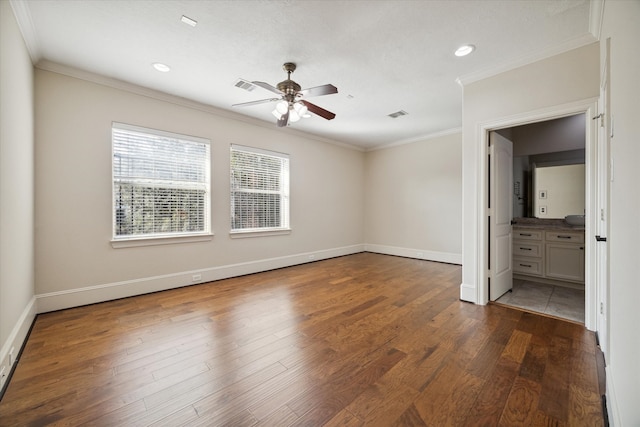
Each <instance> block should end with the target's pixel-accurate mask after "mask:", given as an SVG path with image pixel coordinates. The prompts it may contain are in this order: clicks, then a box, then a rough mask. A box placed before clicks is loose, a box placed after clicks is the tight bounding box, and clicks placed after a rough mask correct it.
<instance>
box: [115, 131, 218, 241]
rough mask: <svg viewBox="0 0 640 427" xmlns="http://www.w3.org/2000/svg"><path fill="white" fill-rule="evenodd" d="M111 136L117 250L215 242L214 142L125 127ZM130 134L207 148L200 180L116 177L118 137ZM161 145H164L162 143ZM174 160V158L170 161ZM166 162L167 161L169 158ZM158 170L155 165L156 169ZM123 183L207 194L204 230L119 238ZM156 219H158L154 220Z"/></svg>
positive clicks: (122, 236)
mask: <svg viewBox="0 0 640 427" xmlns="http://www.w3.org/2000/svg"><path fill="white" fill-rule="evenodd" d="M111 129H112V132H111V150H112V156H111V159H112V165H111V166H112V168H111V171H112V180H111V188H112V197H111V212H112V240H111V245H112V246H113V247H114V248H123V247H132V246H149V245H166V244H174V243H191V242H200V241H206V240H211V239H212V236H213V233H212V231H211V142H210V141H209V140H208V139H205V138H199V137H194V136H189V135H181V134H176V133H172V132H166V131H161V130H157V129H149V128H144V127H140V126H133V125H129V124H124V123H117V122H113V123H112V127H111ZM122 132H124V133H129V134H131V135H132V136H138V137H140V136H142V137H145V136H146V137H149V138H150V139H160V140H161V139H166V140H170V141H171V143H174V144H175V142H176V141H178V142H180V143H185V144H196V145H201V146H204V147H205V154H204V155H203V156H202V158H201V160H202V162H203V165H202V168H203V169H204V171H203V174H201V175H200V176H201V178H200V179H195V180H193V181H187V180H179V181H175V180H167V179H162V178H159V177H149V176H144V177H141V176H138V177H136V176H125V175H122V176H116V163H115V162H116V138H115V136H116V134H121V133H122ZM160 142H161V141H160ZM169 159H170V158H169ZM164 160H167V159H166V158H165V159H164ZM154 166H155V165H154ZM171 166H172V167H180V165H179V164H178V163H176V164H174V165H171ZM121 183H132V184H134V185H142V186H145V187H159V188H168V189H173V190H176V189H188V190H193V189H197V190H200V191H204V200H203V207H202V215H203V216H204V220H203V224H202V225H203V227H202V229H198V230H194V231H184V230H181V231H155V232H146V233H131V234H124V235H123V234H117V233H118V226H119V225H118V220H119V219H118V217H119V215H122V214H121V213H119V209H122V205H121V201H119V200H118V198H117V190H116V186H117V185H119V184H121ZM154 219H155V218H154Z"/></svg>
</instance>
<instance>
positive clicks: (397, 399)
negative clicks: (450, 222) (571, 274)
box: [0, 253, 603, 427]
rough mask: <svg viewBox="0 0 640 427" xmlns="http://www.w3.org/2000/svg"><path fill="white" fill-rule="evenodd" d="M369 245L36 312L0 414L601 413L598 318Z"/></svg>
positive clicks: (382, 418) (496, 416) (58, 417)
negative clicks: (525, 308) (567, 313)
mask: <svg viewBox="0 0 640 427" xmlns="http://www.w3.org/2000/svg"><path fill="white" fill-rule="evenodd" d="M460 275H461V268H460V266H456V265H449V264H440V263H434V262H428V261H421V260H414V259H407V258H400V257H393V256H386V255H378V254H372V253H361V254H356V255H350V256H344V257H339V258H334V259H329V260H324V261H318V262H313V263H309V264H304V265H298V266H294V267H289V268H284V269H278V270H274V271H268V272H264V273H259V274H252V275H247V276H242V277H237V278H231V279H226V280H220V281H217V282H212V283H205V284H200V285H194V286H189V287H185V288H180V289H174V290H170V291H165V292H158V293H153V294H148V295H142V296H138V297H133V298H126V299H122V300H117V301H110V302H105V303H101V304H95V305H91V306H85V307H78V308H74V309H69V310H62V311H59V312H53V313H47V314H42V315H39V316H38V317H37V319H36V321H35V324H34V326H33V329H32V331H31V335H30V337H29V340H28V342H27V343H26V345H25V348H24V351H23V353H22V356H21V358H20V360H19V361H18V364H17V367H16V370H15V373H14V375H13V378H12V379H11V381H10V383H9V385H8V388H7V391H6V393H5V395H4V397H3V399H2V401H0V426H23V425H24V426H30V425H33V426H41V425H60V426H63V425H64V426H80V425H96V426H127V427H129V426H149V425H158V426H172V427H173V426H179V425H188V426H193V425H207V426H211V425H216V426H220V425H232V426H254V425H258V426H278V427H285V426H290V425H313V426H321V425H326V426H365V425H371V426H385V427H386V426H410V425H413V426H425V425H428V426H432V425H438V426H440V425H499V424H500V423H502V424H503V425H519V424H528V425H558V426H565V425H566V426H573V425H579V426H583V425H594V426H601V425H603V418H602V410H601V406H600V405H601V403H600V396H599V392H598V387H599V382H598V376H597V364H596V360H597V359H596V355H597V353H596V351H595V350H596V344H595V338H594V334H593V333H592V332H589V331H587V330H586V329H585V328H584V326H582V325H578V324H575V323H570V322H564V321H561V320H558V319H552V318H548V317H543V316H539V315H536V314H531V313H524V312H521V311H518V310H515V309H511V308H507V307H502V306H498V305H488V306H478V305H473V304H468V303H464V302H461V301H460V300H459V285H460V281H461V276H460Z"/></svg>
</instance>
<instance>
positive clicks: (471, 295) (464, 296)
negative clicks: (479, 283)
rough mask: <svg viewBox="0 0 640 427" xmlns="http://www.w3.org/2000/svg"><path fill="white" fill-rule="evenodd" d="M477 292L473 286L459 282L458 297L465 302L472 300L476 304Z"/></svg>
mask: <svg viewBox="0 0 640 427" xmlns="http://www.w3.org/2000/svg"><path fill="white" fill-rule="evenodd" d="M477 297H478V292H477V290H476V287H475V286H471V285H467V284H465V283H461V284H460V299H461V300H462V301H466V302H472V303H474V304H478V300H477Z"/></svg>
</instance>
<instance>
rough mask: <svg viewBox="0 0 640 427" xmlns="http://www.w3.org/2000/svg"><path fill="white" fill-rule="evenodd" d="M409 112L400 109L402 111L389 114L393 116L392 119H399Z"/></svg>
mask: <svg viewBox="0 0 640 427" xmlns="http://www.w3.org/2000/svg"><path fill="white" fill-rule="evenodd" d="M407 114H409V113H407V112H406V111H404V110H400V111H396V112H395V113H391V114H389V117H391V118H392V119H397V118H398V117H400V116H406V115H407Z"/></svg>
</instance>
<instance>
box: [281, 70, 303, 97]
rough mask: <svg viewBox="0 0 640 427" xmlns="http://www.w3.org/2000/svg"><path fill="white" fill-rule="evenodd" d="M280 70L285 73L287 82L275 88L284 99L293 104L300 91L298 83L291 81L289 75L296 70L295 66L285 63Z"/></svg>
mask: <svg viewBox="0 0 640 427" xmlns="http://www.w3.org/2000/svg"><path fill="white" fill-rule="evenodd" d="M282 68H283V69H284V71H286V72H287V80H284V81H281V82H280V83H278V85H277V86H276V87H277V88H278V90H280V91H282V92H283V93H284V97H285V99H286V100H287V101H288V102H289V103H291V102H295V98H296V94H297V93H298V92H300V90H301V89H302V87H301V86H300V85H299V84H298V83H296V82H294V81H293V80H291V73H293V72H294V71H295V70H296V64H294V63H293V62H285V63H284V65H283V66H282Z"/></svg>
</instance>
